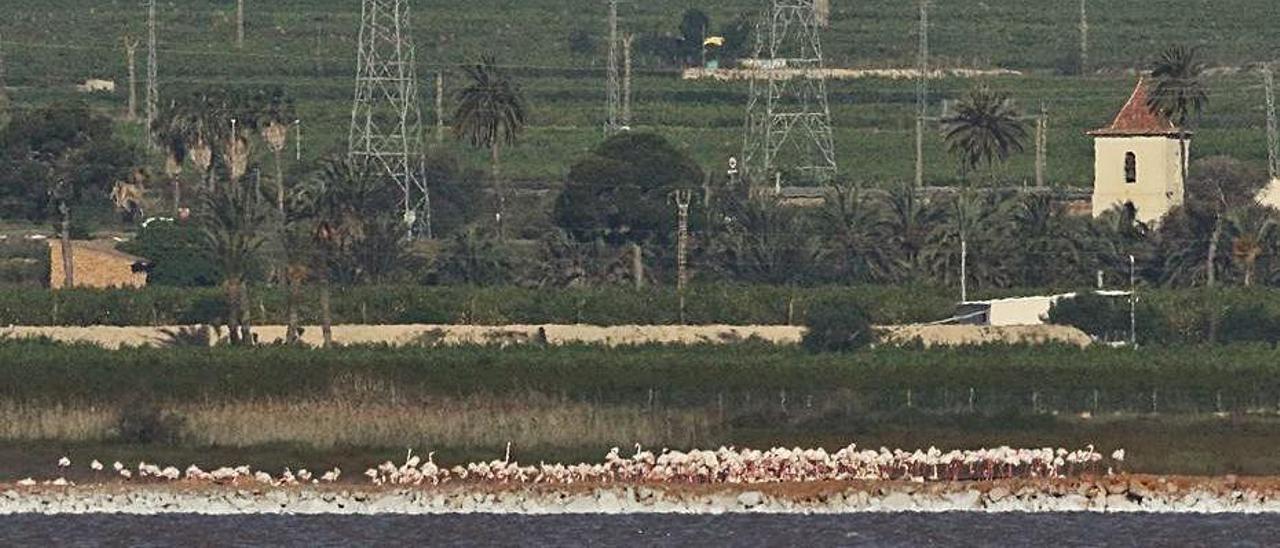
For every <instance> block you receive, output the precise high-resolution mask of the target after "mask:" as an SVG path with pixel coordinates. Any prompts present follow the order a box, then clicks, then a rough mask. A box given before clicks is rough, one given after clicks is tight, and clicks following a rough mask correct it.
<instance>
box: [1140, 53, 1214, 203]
mask: <svg viewBox="0 0 1280 548" xmlns="http://www.w3.org/2000/svg"><path fill="white" fill-rule="evenodd" d="M1203 74H1204V63H1202V62H1201V61H1200V59H1199V50H1198V49H1196V48H1192V47H1187V46H1181V45H1179V46H1172V47H1170V48H1169V49H1166V50H1165V51H1164V52H1162V53H1161V54H1160V57H1159V58H1157V59H1156V60H1155V62H1153V63H1152V64H1151V77H1152V78H1154V79H1155V82H1156V85H1155V88H1154V89H1152V90H1151V93H1150V94H1149V95H1148V96H1147V108H1149V109H1151V111H1152V112H1156V113H1159V114H1161V115H1163V116H1164V117H1166V118H1168V119H1169V120H1170V121H1171V122H1173V123H1174V124H1176V125H1177V126H1178V129H1179V133H1178V144H1179V146H1180V148H1181V150H1182V178H1183V179H1184V180H1185V179H1186V178H1187V166H1188V159H1187V130H1186V128H1187V126H1188V125H1189V124H1191V122H1192V121H1193V116H1195V117H1199V116H1200V114H1201V113H1203V112H1204V107H1205V106H1206V105H1207V104H1208V103H1209V93H1208V92H1207V91H1206V89H1205V85H1204V82H1203V81H1202V80H1201V77H1202V76H1203Z"/></svg>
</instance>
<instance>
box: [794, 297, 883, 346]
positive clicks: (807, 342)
mask: <svg viewBox="0 0 1280 548" xmlns="http://www.w3.org/2000/svg"><path fill="white" fill-rule="evenodd" d="M805 326H806V327H807V328H808V332H806V333H805V335H804V347H805V349H807V350H809V351H810V352H849V351H853V350H858V349H860V348H863V347H865V346H867V345H869V344H871V343H873V342H875V332H874V331H873V330H872V327H871V316H869V315H868V314H867V312H866V311H865V310H864V309H863V308H862V306H860V305H859V304H857V303H856V302H853V301H851V300H848V299H839V298H830V299H827V300H823V301H820V302H817V303H814V304H813V305H812V306H811V307H810V308H809V315H808V320H807V321H806V323H805Z"/></svg>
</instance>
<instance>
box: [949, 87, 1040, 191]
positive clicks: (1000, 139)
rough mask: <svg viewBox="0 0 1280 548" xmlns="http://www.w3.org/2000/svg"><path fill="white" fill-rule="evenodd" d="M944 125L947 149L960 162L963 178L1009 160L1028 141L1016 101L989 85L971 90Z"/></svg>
mask: <svg viewBox="0 0 1280 548" xmlns="http://www.w3.org/2000/svg"><path fill="white" fill-rule="evenodd" d="M942 125H943V135H944V138H945V139H946V141H947V150H948V151H949V152H950V153H951V154H952V155H954V156H956V157H957V158H958V159H959V160H960V169H961V174H962V175H964V174H965V173H967V172H969V171H972V170H976V169H977V168H979V167H981V166H984V165H985V166H987V167H991V166H992V165H995V163H996V162H997V161H999V162H1004V161H1005V160H1008V159H1009V156H1010V155H1011V154H1013V153H1015V152H1022V151H1023V150H1024V147H1023V144H1022V142H1023V140H1024V139H1026V138H1027V130H1026V127H1024V126H1023V124H1022V121H1020V120H1019V114H1018V111H1017V109H1016V108H1015V107H1014V103H1013V100H1012V99H1010V98H1009V96H1008V95H1006V94H1004V93H1000V92H996V91H992V90H991V88H989V87H987V86H985V85H981V86H978V87H976V88H974V89H972V90H970V91H969V94H968V95H966V96H965V97H964V99H962V100H961V101H960V104H959V105H957V106H956V113H955V114H953V115H951V116H948V117H946V118H943V119H942Z"/></svg>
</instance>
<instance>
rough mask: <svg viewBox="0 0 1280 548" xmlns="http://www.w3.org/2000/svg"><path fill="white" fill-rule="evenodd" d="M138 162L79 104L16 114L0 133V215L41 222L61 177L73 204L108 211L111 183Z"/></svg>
mask: <svg viewBox="0 0 1280 548" xmlns="http://www.w3.org/2000/svg"><path fill="white" fill-rule="evenodd" d="M138 164H139V159H138V152H137V151H136V150H135V149H134V148H133V147H131V146H130V145H129V144H127V143H125V142H124V141H123V140H121V139H120V138H119V136H117V135H116V133H115V128H114V126H113V125H112V122H111V120H110V119H108V118H106V117H105V116H101V115H97V114H94V113H93V112H91V111H90V110H89V107H88V106H87V105H85V104H84V103H64V104H54V105H50V106H47V107H44V108H41V109H37V110H22V111H19V112H18V113H17V114H16V115H15V116H14V118H13V121H12V123H10V124H9V125H8V126H6V127H5V128H4V129H3V131H2V132H0V215H2V216H5V217H18V218H25V219H29V220H42V219H44V218H45V217H46V216H47V215H48V213H49V212H50V211H51V210H50V209H49V193H50V191H51V189H52V188H53V186H54V184H55V183H57V181H58V180H60V179H61V180H65V181H66V183H67V186H66V189H67V192H68V194H69V195H68V199H69V201H70V202H71V203H72V204H73V206H90V207H93V208H95V209H107V208H109V207H110V202H109V201H108V194H109V193H110V191H111V187H112V185H114V184H115V183H116V182H117V181H120V180H123V179H126V178H127V177H128V175H129V173H130V171H131V170H133V169H134V168H135V167H136V166H137V165H138Z"/></svg>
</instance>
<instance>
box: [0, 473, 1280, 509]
mask: <svg viewBox="0 0 1280 548" xmlns="http://www.w3.org/2000/svg"><path fill="white" fill-rule="evenodd" d="M742 512H756V513H805V514H833V513H837V514H838V513H860V512H1156V513H1280V480H1277V479H1274V478H1264V479H1245V480H1242V479H1238V478H1234V477H1230V476H1228V477H1225V478H1180V477H1155V476H1112V477H1102V478H1079V479H1068V480H1006V481H995V482H941V483H930V484H918V483H896V482H895V483H885V482H874V483H823V484H761V485H737V486H671V485H601V486H570V487H548V486H532V487H529V486H521V487H510V488H505V487H501V486H497V487H494V486H479V485H470V486H469V485H450V486H440V487H423V488H381V489H378V488H366V487H354V486H352V487H348V486H324V487H320V486H309V487H286V488H259V487H256V486H255V487H253V488H240V487H236V486H233V485H231V486H213V487H209V486H190V485H186V486H184V485H123V484H104V485H85V486H65V487H60V486H32V487H19V486H0V515H11V514H102V513H106V514H134V515H142V514H205V515H242V514H296V515H307V514H348V515H372V514H411V515H412V514H417V515H421V514H454V513H494V514H530V515H545V514H621V513H658V514H723V513H742Z"/></svg>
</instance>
